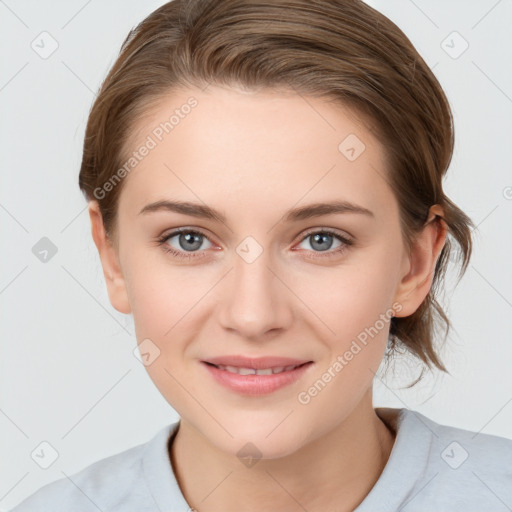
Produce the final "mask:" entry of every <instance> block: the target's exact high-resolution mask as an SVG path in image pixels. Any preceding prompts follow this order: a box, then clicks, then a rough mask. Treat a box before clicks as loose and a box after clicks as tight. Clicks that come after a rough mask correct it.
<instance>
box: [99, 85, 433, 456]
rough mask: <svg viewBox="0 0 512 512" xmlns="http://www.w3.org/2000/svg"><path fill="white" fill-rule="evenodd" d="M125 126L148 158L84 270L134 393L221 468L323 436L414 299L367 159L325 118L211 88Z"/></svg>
mask: <svg viewBox="0 0 512 512" xmlns="http://www.w3.org/2000/svg"><path fill="white" fill-rule="evenodd" d="M191 96H193V97H194V98H195V102H193V104H194V106H193V107H191V108H186V107H183V106H184V105H187V100H188V99H189V98H190V97H191ZM188 104H189V105H191V104H192V102H189V103H188ZM176 109H178V111H179V112H178V114H177V116H175V117H176V118H175V119H174V120H173V121H172V122H173V127H172V129H169V126H168V125H167V132H166V131H165V130H164V129H162V125H161V124H160V123H165V121H168V120H169V117H170V113H172V112H174V111H175V110H176ZM178 118H179V120H178V121H176V120H177V119H178ZM163 126H165V125H163ZM159 127H160V129H158V128H159ZM135 128H136V129H135V130H134V131H133V133H134V134H136V136H134V138H133V140H132V141H131V143H130V148H129V150H130V152H131V151H135V150H138V148H140V147H141V145H143V144H147V145H148V146H153V147H151V148H150V150H149V151H147V155H146V156H144V157H143V158H142V159H141V161H140V162H138V164H137V165H136V166H135V167H134V168H133V169H132V170H131V171H130V173H129V175H128V176H127V177H126V178H125V179H126V181H125V183H124V188H123V190H122V193H121V196H120V200H119V209H118V247H117V248H116V251H115V262H114V259H112V260H109V258H110V257H111V256H112V254H113V253H112V252H110V253H108V254H107V253H106V251H104V252H103V253H102V261H103V263H104V267H107V266H109V265H110V271H113V272H114V277H113V279H112V280H108V287H109V294H110V298H111V301H112V303H113V305H114V306H115V307H116V308H117V309H118V310H120V311H123V312H125V313H130V312H131V313H132V314H133V317H134V323H135V326H136V336H137V342H138V343H142V345H141V349H142V351H143V352H145V353H146V354H147V355H146V356H145V357H146V362H147V363H148V364H147V366H146V368H147V371H148V372H149V375H150V377H151V378H152V380H153V381H154V383H155V384H156V386H157V387H158V389H159V390H160V392H161V393H162V395H163V396H164V397H165V398H166V400H167V401H168V402H169V403H170V404H171V405H172V407H173V408H174V409H175V410H176V411H177V412H178V413H179V415H180V416H181V418H182V421H183V422H184V423H186V424H187V425H189V426H190V427H192V428H193V429H195V431H197V432H198V433H200V434H202V435H203V436H204V437H205V438H206V439H208V441H209V442H210V443H211V444H212V445H214V446H216V447H217V448H219V449H221V450H222V451H224V452H226V453H229V454H233V455H234V454H236V453H237V452H238V450H239V449H240V447H241V446H243V445H244V444H245V443H246V442H248V441H250V442H252V443H253V444H254V445H256V446H257V447H258V449H259V450H260V451H261V452H262V454H263V456H264V457H268V458H275V457H280V456H284V455H287V454H290V453H292V452H294V451H296V450H298V449H299V448H300V447H301V446H305V445H306V444H307V443H308V442H310V441H312V440H314V439H316V438H318V437H320V436H321V435H323V434H326V433H328V432H330V431H332V430H333V429H335V428H336V427H337V426H339V425H340V424H341V423H342V422H343V421H344V419H345V418H347V416H348V415H349V414H350V413H351V412H352V411H353V410H354V408H355V407H356V406H357V405H358V403H360V401H361V399H362V397H363V396H365V395H367V393H368V391H369V390H370V389H371V386H372V380H373V378H374V372H376V371H377V369H378V367H379V364H380V362H381V360H382V357H383V353H384V350H385V347H386V343H387V337H388V332H389V319H390V316H391V308H394V309H395V314H396V316H406V315H407V314H410V313H412V312H413V311H414V310H415V309H416V308H417V306H418V305H419V304H420V303H421V300H422V299H423V297H424V296H425V294H426V292H427V291H428V288H429V286H428V283H427V285H426V286H427V287H426V288H418V287H417V286H415V285H417V283H416V282H415V281H414V279H412V277H410V276H409V277H408V273H409V271H410V270H411V268H412V267H411V265H410V260H409V257H408V254H407V252H406V250H405V246H404V243H403V240H402V235H401V231H400V224H399V210H398V204H397V202H396V199H395V197H394V194H393V191H392V189H390V187H389V185H388V183H387V181H386V179H385V177H386V166H385V153H384V148H383V147H382V145H381V144H380V143H379V142H378V141H377V139H376V138H374V136H373V135H372V132H371V131H370V129H369V128H368V127H367V126H366V125H365V123H364V122H363V121H362V119H361V118H359V117H358V116H357V115H356V114H355V113H354V112H351V111H350V110H348V109H347V108H344V107H341V106H339V105H337V106H335V105H333V104H332V103H327V102H326V101H325V100H321V99H315V98H311V97H307V98H304V97H302V96H298V95H295V94H284V93H279V94H278V93H276V92H272V91H266V92H257V93H255V92H250V93H249V92H242V91H240V90H238V89H227V88H226V89H225V88H220V87H214V86H209V87H208V88H207V89H206V90H205V91H204V92H202V91H201V90H199V89H187V90H182V91H179V92H178V91H175V92H173V93H172V94H170V95H169V96H168V97H166V98H164V99H163V100H162V101H161V103H160V104H159V105H158V108H156V109H154V111H152V112H150V113H148V115H147V116H146V117H145V118H144V119H143V120H141V122H140V123H139V125H138V126H136V127H135ZM148 137H149V138H148ZM150 139H151V140H152V141H153V143H154V144H153V143H152V142H149V140H150ZM142 152H144V153H146V152H145V151H142ZM142 152H141V153H142ZM166 202H167V203H166ZM176 202H180V203H194V204H195V205H197V208H192V207H188V208H181V209H179V208H176V207H175V206H172V205H171V203H176ZM332 203H337V205H338V208H337V211H329V209H328V208H326V207H325V208H323V209H322V208H316V209H314V208H310V207H312V205H330V204H332ZM342 203H347V204H345V207H342V206H343V204H342ZM348 203H350V205H352V207H349V206H347V205H348ZM200 209H202V214H201V210H200ZM205 211H215V212H217V213H216V215H217V216H216V215H213V216H206V215H204V212H205ZM308 212H309V215H308ZM178 230H181V232H178ZM420 277H421V276H420ZM413 289H414V290H416V292H418V291H419V294H418V293H412V294H411V290H413ZM423 292H424V293H423ZM227 356H243V357H246V358H263V357H268V358H290V359H289V360H283V361H281V360H279V359H277V360H274V361H272V360H270V359H269V360H267V361H265V360H263V361H260V363H261V364H260V365H259V367H260V368H261V369H264V368H267V371H263V372H260V373H263V375H239V374H234V373H232V371H230V370H227V369H222V366H221V368H214V367H213V366H212V365H211V364H208V363H207V362H208V361H210V362H211V361H213V360H215V361H216V363H217V364H222V363H223V362H224V363H226V362H227V363H228V364H227V365H228V366H237V367H248V366H249V365H250V363H251V361H249V362H247V361H241V360H239V361H227V360H226V359H225V358H226V357H227ZM230 363H231V364H230ZM285 363H288V364H285ZM290 363H291V364H290ZM301 363H307V364H304V365H303V366H302V367H300V368H298V369H294V370H292V369H288V370H286V371H284V372H283V373H280V374H278V373H276V374H272V375H265V373H269V372H268V368H270V371H272V372H274V371H276V367H279V366H295V365H297V364H301ZM255 364H256V363H255ZM256 366H257V365H256ZM231 370H234V369H233V368H231ZM278 370H279V369H277V371H278ZM236 371H238V370H236ZM242 373H243V370H242ZM285 418H286V419H285ZM283 420H284V421H283Z"/></svg>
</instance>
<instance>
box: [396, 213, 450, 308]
mask: <svg viewBox="0 0 512 512" xmlns="http://www.w3.org/2000/svg"><path fill="white" fill-rule="evenodd" d="M442 216H443V210H442V208H441V207H440V206H439V205H437V204H436V205H433V206H431V207H430V209H429V215H428V219H427V221H426V223H425V226H424V227H423V230H422V231H421V232H420V234H419V235H418V236H417V238H416V240H415V241H414V244H413V247H412V248H411V254H410V255H409V257H408V258H406V261H405V263H406V265H405V267H407V268H408V270H407V269H406V270H405V273H404V275H403V276H402V279H401V281H400V283H399V285H398V288H397V290H396V295H395V301H396V302H398V303H399V304H401V306H402V309H400V310H399V312H395V316H396V317H406V316H409V315H412V314H413V313H414V312H415V311H416V310H417V309H418V308H419V307H420V305H421V303H422V302H423V300H424V299H425V297H426V296H427V295H428V293H429V291H430V288H431V286H432V281H433V279H434V271H435V268H436V263H437V260H438V258H439V255H440V253H441V251H442V249H443V247H444V244H445V241H446V236H447V234H448V226H447V225H446V222H445V221H444V220H443V218H442Z"/></svg>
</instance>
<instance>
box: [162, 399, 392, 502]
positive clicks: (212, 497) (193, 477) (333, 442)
mask: <svg viewBox="0 0 512 512" xmlns="http://www.w3.org/2000/svg"><path fill="white" fill-rule="evenodd" d="M394 440H395V432H394V431H393V430H391V429H390V428H388V427H387V426H386V424H385V423H384V422H383V421H382V420H381V419H380V418H379V417H378V416H377V414H376V412H375V409H373V406H372V398H371V389H370V390H369V392H368V393H367V395H366V396H365V397H364V398H363V400H362V401H361V402H360V403H359V404H358V405H357V407H356V408H355V409H354V410H353V411H352V412H351V413H350V415H349V416H348V417H347V418H346V419H345V420H344V421H343V422H342V423H341V424H340V425H338V426H337V427H336V428H335V429H333V430H332V431H330V432H328V433H327V434H326V435H324V436H322V437H320V438H318V439H316V440H314V441H312V442H310V443H309V444H307V445H305V446H303V447H301V448H300V449H299V450H297V451H296V452H294V453H293V454H291V455H289V456H286V457H282V458H279V459H260V460H259V461H258V462H257V463H256V464H255V465H254V466H251V467H245V466H244V465H243V464H241V462H240V460H238V458H237V457H233V456H232V455H229V454H226V453H224V452H221V451H219V450H218V449H217V448H216V447H214V446H212V445H211V444H209V443H208V440H207V439H206V438H205V437H204V436H202V435H201V434H200V433H199V432H197V430H195V429H194V428H193V427H192V426H191V425H189V424H188V423H187V422H184V421H183V420H181V421H180V427H179V429H178V433H177V434H176V437H175V439H174V441H173V443H172V445H171V448H170V458H171V461H172V465H173V469H174V473H175V475H176V478H177V481H178V484H179V485H180V488H181V490H182V493H183V495H184V497H185V499H186V500H187V502H188V504H189V505H190V506H191V507H192V508H193V509H194V510H195V511H197V512H217V511H222V512H235V511H237V512H252V511H259V510H280V511H283V512H288V511H290V512H291V511H296V510H298V508H297V507H302V508H303V509H305V510H308V512H316V511H319V512H320V511H322V512H331V511H336V512H343V511H345V510H346V511H350V510H354V508H356V507H357V506H358V505H359V504H360V503H361V502H362V501H363V499H364V498H365V496H366V495H367V494H368V493H369V492H370V490H371V489H372V487H373V486H374V485H375V483H376V481H377V480H378V478H379V476H380V474H381V473H382V471H383V469H384V466H385V465H386V463H387V461H388V458H389V455H390V453H391V450H392V448H393V443H394Z"/></svg>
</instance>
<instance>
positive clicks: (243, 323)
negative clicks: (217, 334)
mask: <svg viewBox="0 0 512 512" xmlns="http://www.w3.org/2000/svg"><path fill="white" fill-rule="evenodd" d="M270 260H271V258H270V257H269V255H268V254H267V252H266V251H263V252H262V254H260V255H259V256H258V257H257V258H256V259H255V260H254V261H251V260H250V259H244V257H242V256H239V255H238V254H236V255H235V256H234V265H233V268H232V270H231V272H229V274H228V275H227V276H226V282H225V283H224V287H223V292H222V296H221V306H220V313H219V315H220V322H221V325H222V327H223V328H224V329H226V330H228V331H231V332H234V333H237V334H238V335H239V336H240V337H243V338H245V339H251V340H258V339H262V338H263V337H265V336H268V333H271V332H272V333H273V334H274V335H275V334H276V333H277V332H280V331H282V330H286V329H287V328H288V327H289V326H290V324H291V322H292V321H293V297H294V295H293V293H292V292H291V291H290V290H289V288H288V287H287V286H286V276H285V275H284V273H283V272H282V271H280V270H279V267H278V266H276V265H275V264H272V261H270ZM280 274H281V275H280Z"/></svg>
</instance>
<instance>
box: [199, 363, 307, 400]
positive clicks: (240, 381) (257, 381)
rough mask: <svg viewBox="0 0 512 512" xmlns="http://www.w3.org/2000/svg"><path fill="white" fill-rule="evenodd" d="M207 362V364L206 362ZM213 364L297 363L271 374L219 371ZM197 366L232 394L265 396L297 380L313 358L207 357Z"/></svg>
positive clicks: (260, 365)
mask: <svg viewBox="0 0 512 512" xmlns="http://www.w3.org/2000/svg"><path fill="white" fill-rule="evenodd" d="M208 363H211V364H208ZM214 364H220V365H226V366H237V367H242V368H255V369H263V368H272V367H275V366H291V365H300V366H298V367H297V368H294V369H293V370H288V371H283V372H281V373H274V374H272V375H255V374H254V375H252V374H251V375H239V374H238V373H231V372H229V371H227V370H221V369H219V368H216V367H215V366H213V365H214ZM201 365H202V366H203V367H204V368H205V369H206V370H207V371H208V372H209V374H210V375H211V376H212V377H213V378H214V379H215V381H216V382H218V383H219V384H221V385H222V386H224V387H225V388H227V389H229V390H230V391H234V392H235V393H239V394H242V395H252V396H260V395H268V394H270V393H273V392H275V391H277V390H278V389H281V388H283V387H285V386H289V385H290V384H293V383H294V382H297V381H298V380H299V379H300V378H301V377H302V376H303V375H304V374H305V373H306V372H307V371H308V370H309V368H310V367H311V366H313V361H306V360H298V359H291V358H283V357H262V358H256V359H251V358H247V357H243V356H229V357H227V356H226V357H217V358H211V359H209V360H208V361H201Z"/></svg>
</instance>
